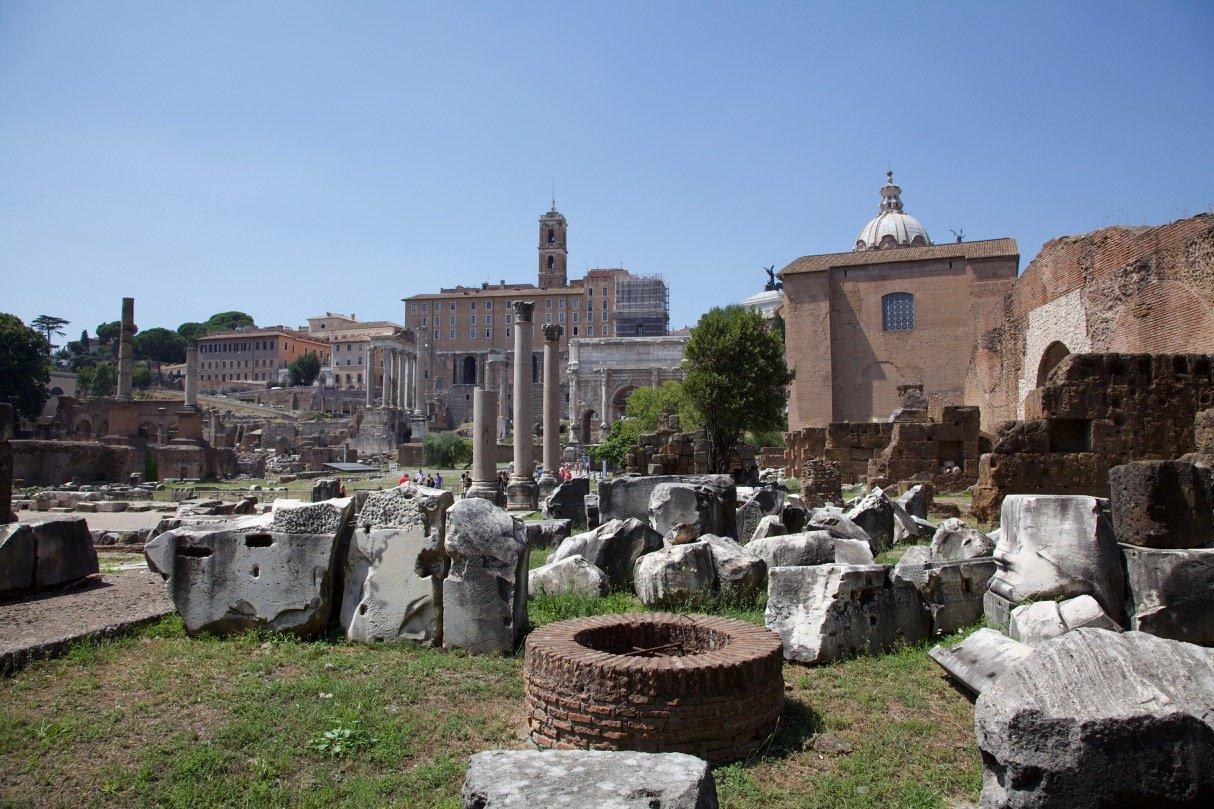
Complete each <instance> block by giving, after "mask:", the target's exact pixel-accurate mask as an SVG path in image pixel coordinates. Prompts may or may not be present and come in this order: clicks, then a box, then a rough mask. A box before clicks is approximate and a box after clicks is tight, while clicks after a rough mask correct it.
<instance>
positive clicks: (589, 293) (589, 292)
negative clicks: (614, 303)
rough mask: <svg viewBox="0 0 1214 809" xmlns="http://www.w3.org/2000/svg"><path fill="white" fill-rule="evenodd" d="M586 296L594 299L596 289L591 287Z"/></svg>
mask: <svg viewBox="0 0 1214 809" xmlns="http://www.w3.org/2000/svg"><path fill="white" fill-rule="evenodd" d="M586 294H587V295H589V296H590V297H592V298H593V297H594V287H590V288H589V289H587V290H586Z"/></svg>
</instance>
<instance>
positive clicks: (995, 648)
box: [927, 627, 1033, 694]
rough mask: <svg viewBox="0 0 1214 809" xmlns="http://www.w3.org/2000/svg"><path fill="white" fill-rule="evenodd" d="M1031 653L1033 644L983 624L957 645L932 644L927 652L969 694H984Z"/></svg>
mask: <svg viewBox="0 0 1214 809" xmlns="http://www.w3.org/2000/svg"><path fill="white" fill-rule="evenodd" d="M1032 653H1033V647H1032V646H1029V645H1028V644H1025V643H1021V642H1020V641H1016V640H1012V639H1011V638H1009V637H1008V636H1007V635H1004V634H1003V633H1002V632H999V631H998V630H995V629H991V628H989V627H983V628H982V629H979V630H978V631H977V632H975V633H973V634H972V635H970V636H969V637H967V638H966V639H965V640H963V641H961V642H960V643H958V644H956V645H954V646H948V647H945V646H933V647H932V648H931V650H930V651H929V652H928V653H927V655H928V657H930V658H931V659H932V660H934V661H936V663H937V664H938V665H939V666H940V668H942V669H944V671H945V672H947V673H948V674H949V676H951V677H952V678H953V679H955V680H956V681H957V682H958V683H959V684H961V685H962V686H964V687H965V688H966V689H967V690H968V691H969V692H970V693H972V694H981V693H982V692H983V691H985V690H986V688H987V687H988V686H989V685H991V683H993V682H995V681H996V680H998V679H999V678H1000V677H1001V676H1003V673H1004V672H1006V671H1007V670H1008V669H1010V668H1011V667H1012V666H1014V665H1016V664H1017V663H1019V662H1020V661H1021V660H1024V659H1025V658H1026V657H1028V656H1029V655H1030V654H1032Z"/></svg>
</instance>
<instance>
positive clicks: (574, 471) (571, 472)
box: [396, 461, 590, 497]
mask: <svg viewBox="0 0 1214 809" xmlns="http://www.w3.org/2000/svg"><path fill="white" fill-rule="evenodd" d="M589 473H590V462H589V461H574V462H573V463H564V464H561V467H560V469H558V470H557V471H556V478H557V480H560V481H562V482H564V481H568V480H572V479H573V478H574V477H575V476H585V475H588V474H589ZM542 474H543V467H540V466H537V467H536V470H535V477H536V479H537V480H538V479H539V477H540V476H541V475H542ZM410 482H412V483H416V484H417V485H418V486H425V487H427V488H430V489H441V488H443V475H442V473H441V472H426V471H425V470H424V469H418V470H417V474H416V475H410V474H409V473H408V472H405V473H404V474H402V475H401V476H400V480H398V481H396V485H398V486H403V485H404V484H406V483H410ZM459 482H460V487H459V489H457V491H459V492H462V493H463V495H464V497H467V496H468V493H469V492H470V491H471V490H472V475H471V474H469V473H468V472H461V473H460V476H459ZM509 482H510V475H509V474H508V473H507V472H498V473H497V487H498V489H499V490H500V491H505V490H506V485H507V484H508V483H509Z"/></svg>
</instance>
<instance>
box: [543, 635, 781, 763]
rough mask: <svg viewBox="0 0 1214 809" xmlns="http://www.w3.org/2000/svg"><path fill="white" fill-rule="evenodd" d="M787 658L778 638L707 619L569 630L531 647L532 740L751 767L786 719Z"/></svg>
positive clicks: (555, 746)
mask: <svg viewBox="0 0 1214 809" xmlns="http://www.w3.org/2000/svg"><path fill="white" fill-rule="evenodd" d="M783 662H784V659H783V653H782V649H781V645H780V638H779V637H778V636H777V635H776V634H775V633H773V632H771V631H770V630H767V629H764V628H763V627H759V626H754V625H753V624H748V623H745V622H743V621H735V620H732V619H729V618H716V617H711V616H705V615H690V616H689V615H672V614H668V613H641V614H636V613H634V614H627V615H604V616H598V617H594V618H578V619H575V620H571V621H562V622H560V623H556V624H550V625H549V626H545V627H541V628H540V629H537V630H535V631H534V632H532V633H531V635H530V636H529V637H528V638H527V652H526V662H525V665H524V673H523V683H524V692H525V697H526V703H527V715H528V716H527V721H528V724H529V726H530V728H531V738H532V740H533V741H534V742H535V743H536V744H537V745H539V746H540V747H554V748H558V749H592V750H637V751H641V752H648V753H665V752H679V753H690V754H692V755H697V756H700V757H701V758H704V759H706V760H707V761H709V762H710V763H713V764H718V763H722V762H726V761H733V760H736V759H740V758H745V757H746V756H748V755H750V754H751V753H752V752H754V751H755V750H756V749H758V748H759V747H760V746H761V745H762V744H763V743H764V742H765V741H766V740H767V739H768V738H769V737H770V736H771V734H772V733H773V732H774V731H775V728H776V723H777V720H778V719H779V717H780V712H781V711H782V710H783V709H784V679H783V675H782V667H783Z"/></svg>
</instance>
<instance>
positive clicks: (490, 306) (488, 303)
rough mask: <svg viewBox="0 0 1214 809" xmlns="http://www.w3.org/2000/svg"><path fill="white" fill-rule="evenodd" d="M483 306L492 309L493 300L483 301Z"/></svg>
mask: <svg viewBox="0 0 1214 809" xmlns="http://www.w3.org/2000/svg"><path fill="white" fill-rule="evenodd" d="M485 308H486V309H492V308H493V301H485Z"/></svg>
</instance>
